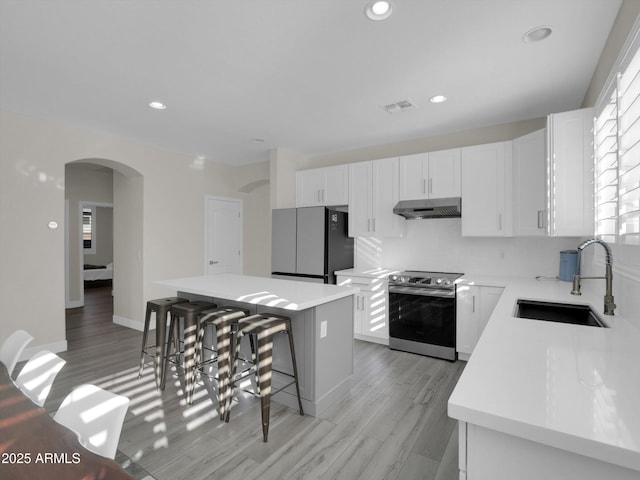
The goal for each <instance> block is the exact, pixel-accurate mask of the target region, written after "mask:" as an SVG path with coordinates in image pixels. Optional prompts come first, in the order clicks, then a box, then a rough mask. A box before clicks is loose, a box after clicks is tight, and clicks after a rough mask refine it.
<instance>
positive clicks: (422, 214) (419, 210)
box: [393, 197, 462, 220]
mask: <svg viewBox="0 0 640 480" xmlns="http://www.w3.org/2000/svg"><path fill="white" fill-rule="evenodd" d="M461 212H462V199H461V198H460V197H449V198H425V199H422V200H402V201H400V202H398V204H397V205H396V206H395V207H393V213H395V214H397V215H401V216H403V217H404V218H406V219H408V220H417V219H421V218H452V217H460V216H461V214H462V213H461Z"/></svg>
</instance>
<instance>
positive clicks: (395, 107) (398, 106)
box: [382, 100, 416, 113]
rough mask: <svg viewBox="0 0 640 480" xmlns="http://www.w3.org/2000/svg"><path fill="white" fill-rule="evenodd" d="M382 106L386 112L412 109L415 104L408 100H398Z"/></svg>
mask: <svg viewBox="0 0 640 480" xmlns="http://www.w3.org/2000/svg"><path fill="white" fill-rule="evenodd" d="M382 108H384V109H385V111H386V112H387V113H397V112H406V111H407V110H413V109H414V108H416V106H415V104H413V103H412V102H411V101H410V100H400V101H399V102H396V103H390V104H388V105H385V106H384V107H382Z"/></svg>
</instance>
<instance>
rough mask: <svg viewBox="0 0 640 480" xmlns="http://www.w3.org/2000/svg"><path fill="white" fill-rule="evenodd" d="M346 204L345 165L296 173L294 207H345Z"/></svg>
mask: <svg viewBox="0 0 640 480" xmlns="http://www.w3.org/2000/svg"><path fill="white" fill-rule="evenodd" d="M348 202H349V168H348V166H347V165H336V166H333V167H325V168H314V169H311V170H300V171H298V172H296V207H317V206H326V205H346V204H347V203H348Z"/></svg>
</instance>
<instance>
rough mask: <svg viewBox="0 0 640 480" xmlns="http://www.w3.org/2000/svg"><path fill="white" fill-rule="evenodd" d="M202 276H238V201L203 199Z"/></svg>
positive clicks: (239, 267)
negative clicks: (204, 219) (204, 217)
mask: <svg viewBox="0 0 640 480" xmlns="http://www.w3.org/2000/svg"><path fill="white" fill-rule="evenodd" d="M205 237H206V238H205V250H206V251H205V273H206V274H207V275H214V274H216V273H242V200H239V199H235V198H220V197H210V196H207V197H206V225H205Z"/></svg>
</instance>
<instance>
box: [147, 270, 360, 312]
mask: <svg viewBox="0 0 640 480" xmlns="http://www.w3.org/2000/svg"><path fill="white" fill-rule="evenodd" d="M156 284H158V285H163V286H166V287H170V288H171V289H172V290H175V291H181V292H187V293H193V294H197V295H206V296H209V297H215V298H224V299H226V300H235V301H238V302H247V303H252V304H255V305H263V306H268V307H276V308H283V309H285V310H296V311H299V310H306V309H307V308H312V307H316V306H318V305H322V304H323V303H328V302H332V301H334V300H338V299H340V298H344V297H348V296H349V295H353V294H355V293H358V291H359V289H358V288H357V287H352V286H337V285H327V284H323V283H311V282H300V281H295V280H282V279H276V278H269V277H257V276H250V275H239V274H234V273H220V274H218V275H203V276H200V277H187V278H175V279H170V280H161V281H157V282H156Z"/></svg>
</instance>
